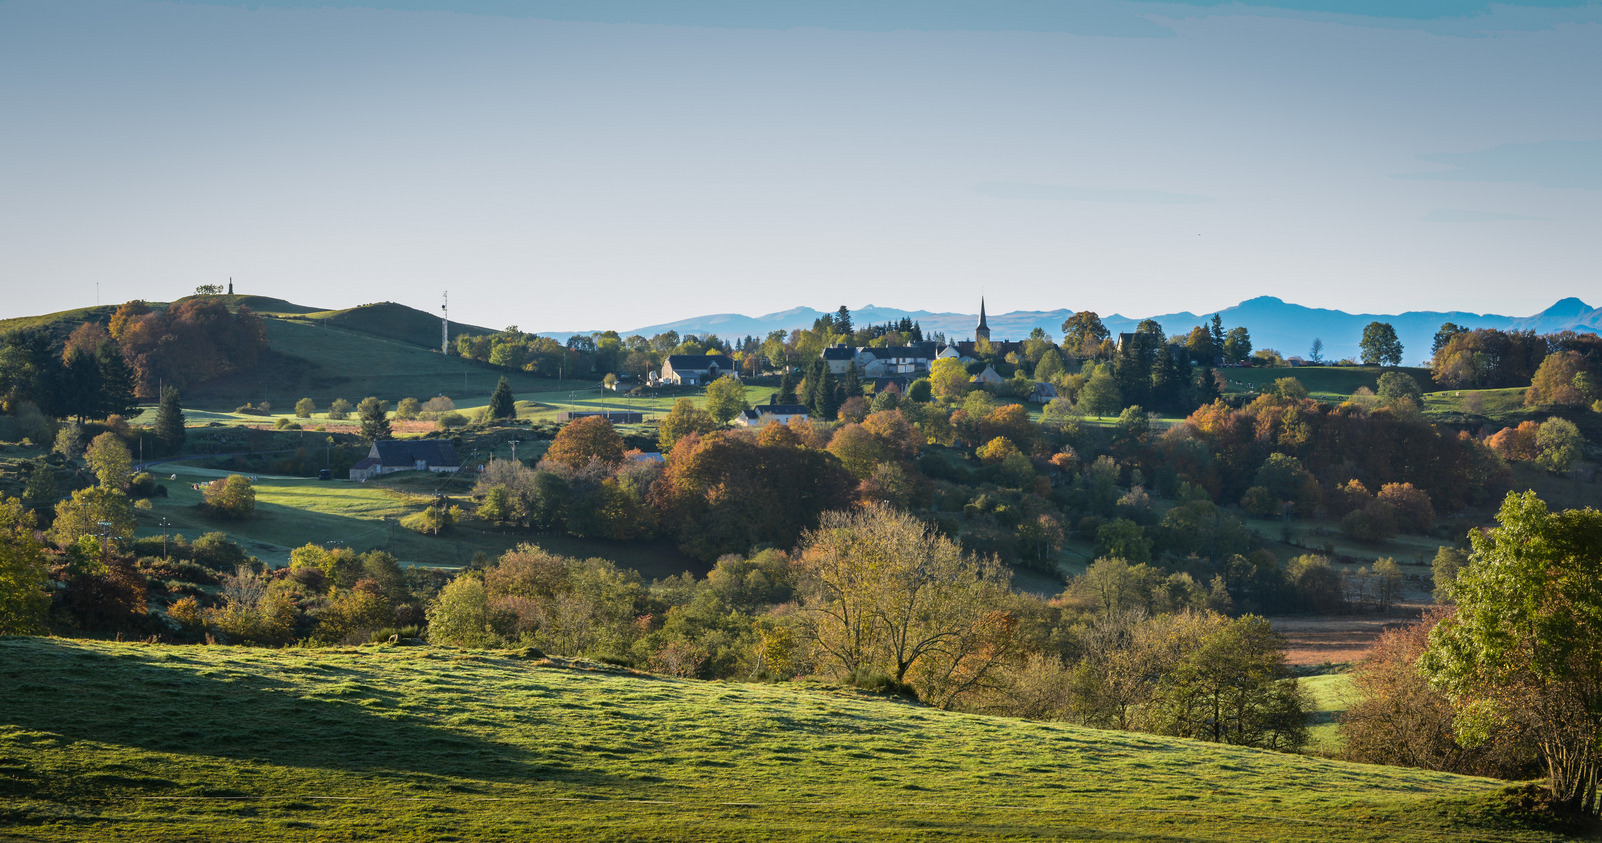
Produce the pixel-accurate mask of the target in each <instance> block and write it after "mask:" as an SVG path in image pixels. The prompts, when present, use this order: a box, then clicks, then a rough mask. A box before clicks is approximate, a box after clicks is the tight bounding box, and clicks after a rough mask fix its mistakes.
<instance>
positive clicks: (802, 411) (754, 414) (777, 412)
mask: <svg viewBox="0 0 1602 843" xmlns="http://www.w3.org/2000/svg"><path fill="white" fill-rule="evenodd" d="M806 418H807V408H806V407H803V406H801V405H800V404H758V405H757V406H755V407H752V408H751V409H749V410H746V411H744V412H742V413H740V414H739V415H738V416H735V417H734V423H735V424H737V425H741V426H742V427H762V426H763V425H765V424H768V423H770V422H778V423H779V424H789V423H790V420H791V419H801V420H803V421H804V420H805V419H806Z"/></svg>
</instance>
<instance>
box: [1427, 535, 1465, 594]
mask: <svg viewBox="0 0 1602 843" xmlns="http://www.w3.org/2000/svg"><path fill="white" fill-rule="evenodd" d="M1467 565H1468V554H1466V553H1464V552H1463V551H1461V550H1458V549H1457V548H1455V547H1451V546H1449V545H1445V546H1442V547H1441V548H1440V549H1438V550H1436V551H1435V559H1434V560H1433V561H1432V562H1430V576H1431V579H1432V580H1433V581H1434V583H1435V602H1437V603H1450V602H1452V586H1453V584H1454V583H1456V582H1457V575H1458V574H1459V573H1460V572H1461V571H1462V570H1463V568H1464V567H1465V566H1467Z"/></svg>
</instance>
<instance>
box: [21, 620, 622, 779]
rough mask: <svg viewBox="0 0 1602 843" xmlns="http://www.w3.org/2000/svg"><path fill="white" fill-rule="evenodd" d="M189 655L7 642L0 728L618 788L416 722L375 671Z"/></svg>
mask: <svg viewBox="0 0 1602 843" xmlns="http://www.w3.org/2000/svg"><path fill="white" fill-rule="evenodd" d="M185 649H186V648H180V647H160V648H157V647H150V648H140V649H135V648H128V649H126V650H123V651H122V652H119V653H117V654H116V655H115V656H112V655H107V654H105V653H103V652H100V651H98V650H96V649H93V648H89V647H83V646H79V645H76V644H74V643H73V642H71V641H68V640H62V639H48V638H0V700H4V705H0V727H5V726H12V727H16V728H19V729H23V730H28V731H31V732H42V733H50V734H54V735H57V736H59V737H60V738H62V739H65V740H66V741H72V742H78V741H89V742H96V743H103V744H109V745H113V746H121V747H134V748H138V749H143V750H149V751H153V752H163V753H177V754H187V755H198V756H212V757H216V758H221V759H231V760H234V761H245V762H251V761H254V762H263V763H267V764H273V765H282V766H286V767H311V768H318V769H323V770H335V771H346V772H355V773H372V772H391V773H401V774H411V776H412V777H416V778H419V779H432V778H436V777H441V776H443V777H449V778H463V779H477V780H484V781H495V782H520V783H524V782H533V781H540V780H546V781H562V782H570V783H578V784H584V785H591V786H603V785H606V784H609V783H611V782H613V781H614V777H612V776H611V775H609V774H606V773H601V772H598V771H590V770H585V769H582V768H578V767H574V766H570V765H569V764H568V763H566V759H542V758H539V757H537V756H535V755H534V754H533V753H531V752H529V751H528V750H526V749H523V748H520V747H516V746H511V745H508V744H504V743H499V742H496V741H493V740H489V739H486V738H483V737H479V736H475V735H471V734H465V733H463V732H460V731H456V730H453V729H448V728H445V727H441V726H434V725H429V724H425V723H422V722H419V718H417V717H415V716H413V715H411V714H408V713H402V712H400V711H399V710H397V708H396V703H397V701H398V700H397V695H396V694H395V693H394V692H392V691H389V690H386V689H385V688H384V687H383V686H382V685H378V684H367V683H366V682H364V681H363V680H366V679H369V678H371V676H370V674H369V675H363V674H362V673H361V672H359V671H354V670H350V669H349V668H346V667H342V666H338V665H321V664H318V663H315V662H313V663H307V664H288V663H286V664H284V665H281V667H282V668H285V669H296V668H299V670H297V671H296V672H299V673H304V674H312V673H315V674H318V676H319V679H321V680H322V681H319V682H316V683H312V682H307V683H304V684H303V683H296V682H291V681H285V680H282V679H277V678H273V677H270V676H264V675H262V674H261V673H260V672H256V671H252V670H251V668H250V666H249V665H246V664H227V663H224V664H220V665H219V664H214V663H211V662H207V661H202V660H199V659H195V658H193V657H190V656H187V655H185ZM262 652H263V653H267V652H270V651H262ZM208 673H209V674H212V675H207V674H208ZM329 680H333V681H331V682H330V681H329ZM340 680H345V681H340ZM433 713H436V714H447V713H449V712H433Z"/></svg>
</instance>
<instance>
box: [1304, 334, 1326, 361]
mask: <svg viewBox="0 0 1602 843" xmlns="http://www.w3.org/2000/svg"><path fill="white" fill-rule="evenodd" d="M1307 359H1308V360H1311V361H1313V362H1314V363H1322V362H1324V341H1323V340H1321V339H1319V338H1318V337H1313V347H1312V348H1310V349H1308V350H1307Z"/></svg>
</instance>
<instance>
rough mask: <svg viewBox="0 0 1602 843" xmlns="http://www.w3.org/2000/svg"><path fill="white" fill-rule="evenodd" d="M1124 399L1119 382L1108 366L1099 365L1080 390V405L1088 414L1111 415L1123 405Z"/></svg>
mask: <svg viewBox="0 0 1602 843" xmlns="http://www.w3.org/2000/svg"><path fill="white" fill-rule="evenodd" d="M1123 405H1124V399H1123V396H1122V395H1120V394H1119V391H1118V382H1117V380H1116V379H1114V378H1113V373H1112V371H1111V370H1110V368H1109V367H1108V366H1105V365H1102V366H1097V367H1096V371H1095V372H1093V373H1092V374H1091V376H1090V380H1088V381H1086V382H1085V385H1084V387H1082V388H1081V389H1080V390H1079V403H1078V406H1079V407H1080V408H1082V409H1083V410H1084V411H1085V413H1086V414H1087V415H1092V416H1111V415H1115V414H1116V413H1117V412H1118V410H1119V408H1121V407H1123Z"/></svg>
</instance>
